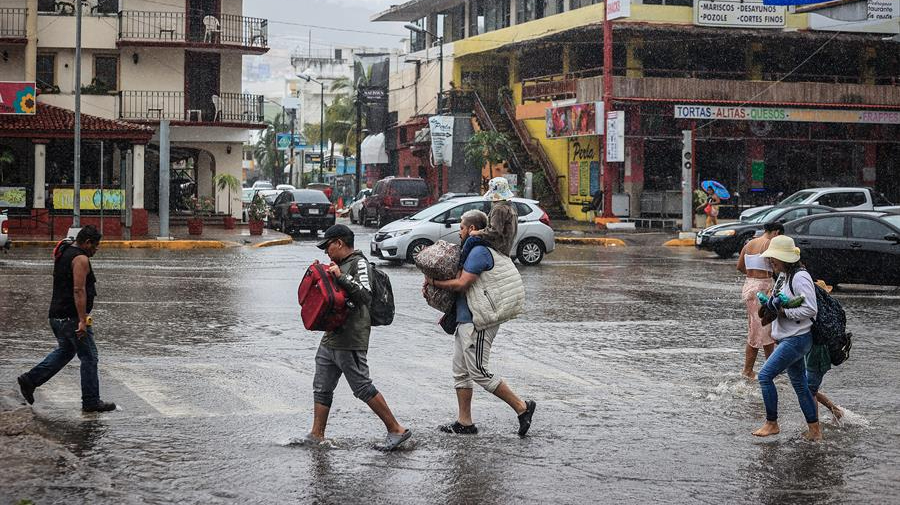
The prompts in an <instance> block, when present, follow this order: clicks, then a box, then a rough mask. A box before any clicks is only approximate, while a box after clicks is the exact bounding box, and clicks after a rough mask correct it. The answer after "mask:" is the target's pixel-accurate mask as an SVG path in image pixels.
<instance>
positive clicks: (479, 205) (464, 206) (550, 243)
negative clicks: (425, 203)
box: [371, 196, 556, 265]
mask: <svg viewBox="0 0 900 505" xmlns="http://www.w3.org/2000/svg"><path fill="white" fill-rule="evenodd" d="M512 201H513V203H514V205H515V206H516V212H518V214H519V232H518V234H517V235H516V240H515V242H514V243H513V247H512V251H511V256H513V257H514V258H515V259H518V260H519V262H520V263H522V264H523V265H537V264H538V263H540V262H541V260H543V259H544V254H546V253H549V252H552V251H553V250H554V249H555V248H556V241H555V239H554V236H553V229H552V228H551V227H550V218H549V217H548V216H547V213H546V212H544V210H543V209H541V208H540V207H539V206H538V202H536V201H534V200H526V199H524V198H513V200H512ZM473 209H477V210H481V211H483V212H485V213H487V212H489V211H490V209H491V202H489V201H487V200H485V199H484V198H482V197H480V196H474V197H466V198H454V199H452V200H447V201H444V202H440V203H437V204H435V205H432V206H431V207H428V208H427V209H424V210H422V211H420V212H418V213H417V214H413V215H412V216H409V217H406V218H403V219H401V220H399V221H394V222H393V223H390V224H388V225H387V226H384V227H382V228H381V229H380V230H378V232H376V233H375V236H374V238H373V240H372V243H371V252H372V255H373V256H375V257H377V258H381V259H386V260H391V261H409V262H412V261H414V259H415V257H416V255H417V254H419V251H421V250H422V249H424V248H425V247H428V246H430V245H431V244H434V243H435V242H437V241H438V240H445V241H447V242H450V243H453V244H459V222H460V218H461V217H462V215H463V214H464V213H466V212H467V211H469V210H473Z"/></svg>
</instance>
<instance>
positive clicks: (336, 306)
mask: <svg viewBox="0 0 900 505" xmlns="http://www.w3.org/2000/svg"><path fill="white" fill-rule="evenodd" d="M297 301H298V302H300V317H301V318H302V319H303V326H305V327H306V329H307V330H324V331H331V330H334V329H336V328H339V327H340V326H341V325H343V324H344V321H345V320H346V319H347V312H348V308H347V293H346V292H345V291H344V290H343V288H341V287H340V286H338V284H337V282H336V280H335V278H334V276H333V275H331V274H330V273H328V266H327V265H323V264H322V263H319V262H318V261H316V262H315V263H313V264H312V265H310V267H309V269H308V270H307V271H306V275H304V276H303V279H302V280H301V281H300V287H299V288H297Z"/></svg>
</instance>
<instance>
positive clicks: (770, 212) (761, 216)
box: [745, 207, 784, 223]
mask: <svg viewBox="0 0 900 505" xmlns="http://www.w3.org/2000/svg"><path fill="white" fill-rule="evenodd" d="M782 212H784V209H783V208H781V207H772V208H771V209H766V210H764V211H761V212H757V213H756V214H753V215H752V216H750V217H749V218H747V219H746V220H745V222H747V223H768V222H769V221H771V220H772V219H773V218H774V217H775V216H777V215H779V214H781V213H782Z"/></svg>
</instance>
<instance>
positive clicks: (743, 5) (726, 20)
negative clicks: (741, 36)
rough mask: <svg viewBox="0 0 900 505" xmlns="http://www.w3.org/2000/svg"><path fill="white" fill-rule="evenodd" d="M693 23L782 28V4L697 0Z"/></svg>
mask: <svg viewBox="0 0 900 505" xmlns="http://www.w3.org/2000/svg"><path fill="white" fill-rule="evenodd" d="M694 24H695V25H698V26H724V27H732V28H784V25H785V8H784V6H783V5H763V3H762V1H761V0H759V1H756V0H753V1H750V0H748V1H740V0H714V1H713V0H697V1H695V2H694Z"/></svg>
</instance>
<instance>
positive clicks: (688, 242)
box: [663, 238, 695, 247]
mask: <svg viewBox="0 0 900 505" xmlns="http://www.w3.org/2000/svg"><path fill="white" fill-rule="evenodd" d="M694 244H695V241H694V239H692V238H673V239H672V240H669V241H668V242H666V243H665V244H663V245H664V246H666V247H694Z"/></svg>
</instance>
